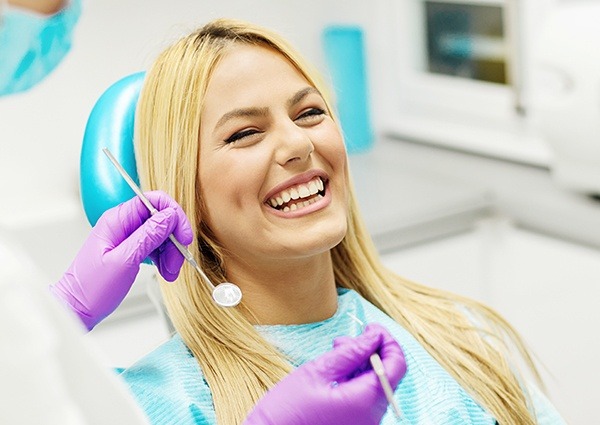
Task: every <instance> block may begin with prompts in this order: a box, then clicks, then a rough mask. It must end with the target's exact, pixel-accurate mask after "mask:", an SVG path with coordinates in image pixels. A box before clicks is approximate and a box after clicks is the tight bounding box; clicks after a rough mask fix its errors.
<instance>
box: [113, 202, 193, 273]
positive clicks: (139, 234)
mask: <svg viewBox="0 0 600 425" xmlns="http://www.w3.org/2000/svg"><path fill="white" fill-rule="evenodd" d="M176 225H177V214H176V212H175V211H174V210H173V209H172V208H166V209H164V210H162V211H159V212H158V213H156V214H154V215H153V216H152V217H150V218H149V219H148V220H146V222H145V223H143V224H142V225H141V226H139V227H138V228H137V229H136V230H135V231H134V232H133V233H132V234H131V235H130V236H129V237H127V239H125V240H124V241H123V242H121V243H120V244H119V245H118V246H117V247H115V248H114V249H113V250H112V251H111V252H110V254H109V255H110V256H114V257H115V258H119V259H121V260H122V261H125V262H127V263H129V264H134V265H139V264H141V263H142V261H144V259H145V258H146V257H148V256H149V255H150V253H151V252H152V251H154V250H156V249H157V248H158V247H159V246H161V245H162V244H163V243H164V242H165V241H166V240H167V238H168V237H169V235H170V234H171V233H172V232H173V229H174V228H175V226H176ZM179 255H180V256H181V254H179ZM182 258H183V256H182Z"/></svg>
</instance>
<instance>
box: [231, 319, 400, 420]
mask: <svg viewBox="0 0 600 425" xmlns="http://www.w3.org/2000/svg"><path fill="white" fill-rule="evenodd" d="M375 352H377V353H379V356H380V357H381V360H382V362H383V366H384V369H385V373H386V376H387V378H388V380H389V381H390V385H391V386H392V388H394V389H395V388H396V386H397V385H398V383H399V382H400V379H402V377H403V376H404V374H405V373H406V361H405V359H404V353H403V352H402V348H401V347H400V345H399V344H398V343H397V342H396V340H394V338H393V337H392V336H391V335H390V334H389V332H388V331H387V330H386V329H385V328H383V327H382V326H380V325H377V324H370V325H368V326H367V327H366V329H365V331H364V332H363V333H362V334H361V335H360V336H358V337H355V338H350V337H342V338H337V339H336V340H335V341H334V348H333V350H332V351H329V352H327V353H325V354H323V355H322V356H320V357H318V358H316V359H315V360H313V361H311V362H308V363H306V364H304V365H302V366H301V367H299V368H298V369H296V370H295V371H294V372H292V373H290V374H289V375H288V376H287V377H286V378H284V379H283V380H282V381H281V382H279V383H278V384H277V385H276V386H275V387H273V388H272V389H271V390H270V391H269V392H268V393H267V394H265V396H264V397H263V398H262V399H260V400H259V402H258V404H257V405H256V406H255V407H254V410H253V411H252V412H251V413H250V415H249V416H248V417H247V418H246V420H245V421H244V422H243V425H317V424H320V425H339V424H353V425H375V424H379V423H380V422H381V418H382V417H383V415H384V413H385V411H386V409H387V406H388V403H387V400H386V398H385V394H384V392H383V389H382V388H381V385H380V383H379V379H378V378H377V375H376V374H375V372H374V371H373V369H372V368H371V366H370V363H369V357H370V356H371V354H373V353H375Z"/></svg>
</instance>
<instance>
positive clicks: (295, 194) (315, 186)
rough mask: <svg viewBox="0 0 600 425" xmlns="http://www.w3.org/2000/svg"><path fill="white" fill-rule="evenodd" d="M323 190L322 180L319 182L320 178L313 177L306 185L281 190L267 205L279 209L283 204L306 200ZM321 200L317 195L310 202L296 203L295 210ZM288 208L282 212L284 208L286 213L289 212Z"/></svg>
mask: <svg viewBox="0 0 600 425" xmlns="http://www.w3.org/2000/svg"><path fill="white" fill-rule="evenodd" d="M324 189H325V184H324V183H323V180H321V178H320V177H315V178H314V179H312V180H311V181H310V182H308V183H307V184H299V185H297V186H295V187H292V188H289V189H286V190H282V191H281V192H280V193H279V194H278V195H276V196H274V197H272V198H271V199H269V201H268V203H269V204H271V206H272V207H273V208H276V207H278V206H279V207H280V206H282V205H283V204H285V203H288V202H290V201H291V200H297V199H301V198H308V197H310V196H313V195H316V194H318V193H319V192H320V191H322V190H324ZM321 198H323V197H322V196H321V195H318V196H317V197H315V198H312V199H310V200H306V201H304V202H298V203H297V206H296V208H295V209H297V208H299V207H302V206H306V205H310V204H312V203H314V202H316V201H317V200H319V199H321ZM290 207H291V206H290ZM290 207H285V208H283V209H282V211H286V208H287V211H290Z"/></svg>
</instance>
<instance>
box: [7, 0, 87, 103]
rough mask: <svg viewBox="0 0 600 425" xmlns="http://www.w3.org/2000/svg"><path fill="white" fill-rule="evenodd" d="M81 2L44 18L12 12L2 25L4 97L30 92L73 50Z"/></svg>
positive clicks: (32, 14)
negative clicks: (72, 41) (72, 45)
mask: <svg viewBox="0 0 600 425" xmlns="http://www.w3.org/2000/svg"><path fill="white" fill-rule="evenodd" d="M80 14H81V0H71V2H70V3H69V4H68V5H67V6H66V7H65V8H64V9H63V10H61V11H60V12H58V13H56V14H54V15H50V16H43V15H39V14H36V13H31V12H28V11H25V10H22V9H17V8H8V9H7V10H6V13H5V14H4V15H3V16H2V17H1V21H0V95H8V94H13V93H19V92H23V91H25V90H28V89H30V88H31V87H33V86H34V85H36V84H37V83H39V82H40V81H42V80H43V79H44V78H45V77H46V76H47V75H48V74H50V73H51V72H52V71H53V70H54V69H55V68H56V67H57V66H58V64H59V63H60V62H61V61H62V60H63V58H64V57H65V56H66V55H67V53H68V52H69V50H70V49H71V40H72V36H73V28H74V27H75V24H76V23H77V21H78V19H79V16H80Z"/></svg>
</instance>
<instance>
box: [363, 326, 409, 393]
mask: <svg viewBox="0 0 600 425" xmlns="http://www.w3.org/2000/svg"><path fill="white" fill-rule="evenodd" d="M367 332H374V333H376V334H378V335H381V345H380V347H379V350H378V352H379V357H381V362H382V363H383V368H384V370H385V375H386V376H387V378H388V381H389V382H390V385H391V387H392V388H393V389H395V388H396V386H397V385H398V383H399V382H400V380H401V379H402V378H403V377H404V375H405V374H406V358H405V357H404V352H403V351H402V347H401V346H400V344H399V343H398V341H396V340H395V339H394V337H393V336H392V335H391V334H390V333H389V332H388V331H387V329H385V328H384V327H383V326H381V325H379V324H377V323H371V324H369V325H367V327H366V328H365V333H367Z"/></svg>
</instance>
